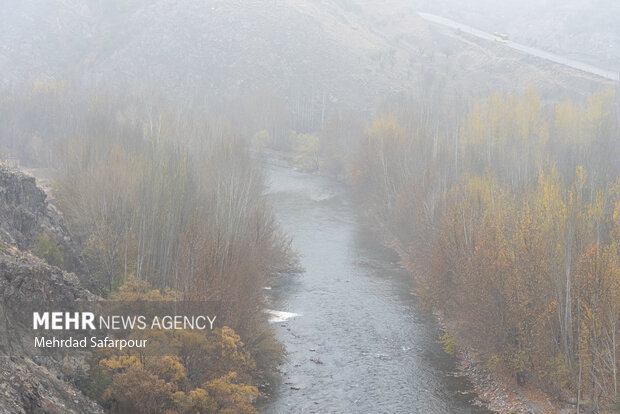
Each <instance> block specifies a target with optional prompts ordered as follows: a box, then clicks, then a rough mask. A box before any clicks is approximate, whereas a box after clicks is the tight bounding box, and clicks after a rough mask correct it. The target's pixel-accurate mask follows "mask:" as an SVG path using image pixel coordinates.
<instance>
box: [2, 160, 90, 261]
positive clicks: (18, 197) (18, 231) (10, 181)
mask: <svg viewBox="0 0 620 414" xmlns="http://www.w3.org/2000/svg"><path fill="white" fill-rule="evenodd" d="M41 234H46V235H48V236H50V237H51V238H52V239H53V240H54V241H55V242H56V243H58V245H59V246H60V247H61V249H62V255H63V258H64V267H65V268H66V269H69V270H71V271H78V270H79V269H80V258H79V253H78V252H77V251H76V249H75V247H74V245H73V243H72V241H71V237H70V236H69V232H68V231H67V229H66V227H65V225H64V223H63V219H62V215H61V213H60V212H59V211H58V210H57V209H56V207H55V206H54V205H52V204H50V203H48V202H47V196H46V194H45V192H44V191H43V190H42V189H41V188H40V187H39V186H38V185H37V182H36V179H35V178H34V177H33V176H31V175H28V174H26V173H24V172H22V171H19V170H17V169H13V168H9V167H6V166H3V165H2V164H0V240H2V241H3V242H5V243H7V244H9V245H13V246H15V247H17V248H18V249H20V250H23V251H27V250H31V249H33V247H34V246H35V244H36V242H37V239H38V237H39V236H40V235H41Z"/></svg>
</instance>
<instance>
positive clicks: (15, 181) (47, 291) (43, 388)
mask: <svg viewBox="0 0 620 414" xmlns="http://www.w3.org/2000/svg"><path fill="white" fill-rule="evenodd" d="M0 217H1V220H2V221H1V222H0V223H1V224H0V225H1V227H0V228H1V229H2V240H1V241H0V412H2V413H5V412H7V413H29V414H30V413H97V412H103V411H102V410H101V409H100V408H99V407H98V406H97V405H96V404H95V403H94V402H92V401H90V400H88V399H87V398H86V397H84V396H83V395H82V394H81V393H80V391H78V390H77V389H76V388H75V387H74V386H73V385H72V384H74V383H75V381H77V380H79V379H80V377H82V376H84V375H85V374H86V372H87V369H88V366H87V364H86V363H85V360H84V357H85V355H84V354H81V353H80V352H75V351H74V350H72V351H71V352H62V351H56V350H54V351H50V352H42V350H41V349H35V347H34V333H33V332H34V331H33V330H32V326H31V324H32V311H33V310H34V309H37V310H40V311H45V310H54V309H62V310H64V311H72V310H77V309H78V306H80V304H81V303H85V302H90V301H95V300H97V297H96V296H95V295H93V294H92V293H91V292H89V291H88V290H87V289H85V288H83V287H82V285H81V283H80V281H79V279H78V277H77V276H76V275H75V274H74V273H68V272H65V271H63V270H61V269H59V268H57V267H54V266H50V265H48V264H47V263H45V262H44V261H43V260H42V259H39V258H37V257H35V256H33V255H32V254H31V253H29V252H24V251H22V250H20V249H19V248H18V247H23V248H27V247H28V246H30V245H31V244H32V243H33V239H34V238H35V237H36V235H37V233H38V232H40V231H46V232H49V233H50V234H52V235H53V236H55V237H57V238H58V239H59V240H60V241H64V242H65V243H67V245H68V243H69V241H70V240H69V239H66V240H65V239H64V237H66V236H67V233H66V230H65V229H64V227H63V225H62V220H61V218H60V216H59V215H58V214H57V212H55V210H54V209H53V207H51V206H50V205H49V204H47V202H46V200H45V194H44V193H43V191H42V190H41V189H40V188H38V187H37V186H36V183H35V181H34V178H33V177H30V176H27V175H25V174H23V173H21V172H19V171H16V170H10V169H7V168H0Z"/></svg>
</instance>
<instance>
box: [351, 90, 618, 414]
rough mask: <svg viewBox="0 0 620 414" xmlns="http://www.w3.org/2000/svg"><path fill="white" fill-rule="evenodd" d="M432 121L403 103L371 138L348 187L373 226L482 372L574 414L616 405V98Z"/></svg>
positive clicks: (502, 102)
mask: <svg viewBox="0 0 620 414" xmlns="http://www.w3.org/2000/svg"><path fill="white" fill-rule="evenodd" d="M440 106H441V105H440ZM463 106H465V105H463ZM432 108H433V107H432V106H431V105H430V103H429V102H424V101H412V100H407V99H405V98H403V99H401V100H400V101H398V102H396V103H395V104H394V105H387V106H386V108H385V109H384V111H383V112H382V113H381V114H380V115H378V116H377V118H376V119H375V121H374V123H373V124H372V126H371V127H370V128H369V129H368V131H367V133H366V137H365V139H364V141H363V143H362V144H361V149H360V151H359V154H358V157H357V159H356V162H355V163H354V164H353V165H352V167H351V171H350V179H351V183H352V186H353V188H354V191H355V194H356V197H357V198H358V200H359V201H360V202H361V203H362V205H363V207H364V209H365V211H366V212H367V213H368V217H369V219H370V220H371V221H372V222H373V223H375V226H376V227H377V228H379V229H380V230H381V231H382V232H383V234H384V235H385V236H386V237H387V238H388V240H390V239H393V240H394V243H395V244H396V245H397V246H399V248H400V249H402V250H401V252H402V253H404V257H405V258H408V262H409V263H408V265H409V268H410V269H411V271H412V272H413V273H414V275H415V279H416V287H417V290H418V293H419V295H420V298H421V299H422V300H423V302H424V304H425V305H426V306H427V307H428V308H430V309H433V310H435V311H438V312H440V313H441V314H442V315H444V317H445V318H446V320H447V321H448V323H449V326H453V327H454V328H453V329H452V330H450V333H451V334H453V335H454V337H455V338H456V342H457V343H461V344H463V345H465V346H467V347H471V349H474V350H476V352H477V353H478V355H479V357H480V359H481V361H482V362H486V363H487V366H490V367H492V368H497V369H504V370H508V371H509V372H511V373H512V374H513V375H515V377H516V379H517V382H519V383H520V384H523V383H524V382H528V381H529V382H534V383H535V384H537V385H538V386H540V387H541V388H543V389H544V390H546V391H547V392H549V393H551V394H553V395H556V396H558V397H559V398H560V399H567V398H570V399H572V398H576V399H578V400H579V403H580V407H581V409H582V412H584V411H586V410H587V409H595V410H597V412H598V410H603V409H608V408H610V407H612V406H614V405H617V404H618V403H619V402H620V394H619V391H620V390H619V389H618V366H619V364H620V361H619V360H618V357H619V356H620V337H619V335H620V162H619V160H620V140H619V137H620V125H619V124H620V112H619V111H618V97H617V96H616V94H615V92H613V91H601V92H598V93H595V94H593V95H591V96H590V97H588V99H587V101H586V102H583V103H582V102H570V101H566V102H561V103H558V104H545V105H543V104H541V101H540V98H539V96H538V95H537V93H536V91H535V89H534V88H529V89H528V90H527V91H526V92H525V93H524V94H523V96H517V95H514V94H506V93H496V94H494V95H492V96H490V97H488V98H487V99H483V100H481V101H478V102H474V103H472V104H471V105H469V107H468V109H467V110H465V111H463V113H462V114H460V113H459V108H453V107H447V108H444V109H443V110H442V111H440V112H439V111H436V110H433V109H432ZM435 108H436V106H435ZM451 111H452V112H453V114H452V113H450V112H451ZM440 113H443V114H444V115H439V114H440ZM448 115H449V116H448Z"/></svg>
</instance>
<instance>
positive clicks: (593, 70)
mask: <svg viewBox="0 0 620 414" xmlns="http://www.w3.org/2000/svg"><path fill="white" fill-rule="evenodd" d="M418 14H419V15H420V17H422V18H423V19H425V20H428V21H429V22H433V23H438V24H441V25H443V26H447V27H451V28H453V29H459V30H461V31H462V32H465V33H469V34H471V35H473V36H476V37H479V38H481V39H486V40H491V41H494V40H493V35H492V34H490V33H486V32H483V31H481V30H478V29H475V28H473V27H470V26H467V25H464V24H461V23H457V22H455V21H453V20H450V19H446V18H445V17H441V16H436V15H434V14H429V13H421V12H418ZM502 44H503V45H506V46H508V47H511V48H513V49H516V50H518V51H521V52H523V53H527V54H528V55H532V56H537V57H539V58H542V59H546V60H548V61H551V62H554V63H559V64H560V65H564V66H568V67H570V68H573V69H577V70H580V71H582V72H586V73H590V74H592V75H597V76H600V77H602V78H605V79H609V80H612V81H616V82H618V81H620V73H618V72H617V71H611V70H606V69H601V68H597V67H595V66H592V65H588V64H586V63H582V62H577V61H576V60H571V59H567V58H565V57H563V56H559V55H555V54H553V53H549V52H545V51H544V50H540V49H536V48H533V47H529V46H525V45H522V44H520V43H515V42H513V41H510V40H509V41H508V42H506V43H502Z"/></svg>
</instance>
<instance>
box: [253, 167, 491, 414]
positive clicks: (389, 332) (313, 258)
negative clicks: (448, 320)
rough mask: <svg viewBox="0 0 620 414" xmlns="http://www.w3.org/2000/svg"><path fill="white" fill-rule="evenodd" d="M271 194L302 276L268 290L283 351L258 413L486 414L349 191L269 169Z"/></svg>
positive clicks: (325, 181)
mask: <svg viewBox="0 0 620 414" xmlns="http://www.w3.org/2000/svg"><path fill="white" fill-rule="evenodd" d="M266 169H267V173H268V177H269V187H268V191H267V193H268V195H267V196H268V197H269V198H270V199H271V201H272V202H273V204H274V205H275V207H276V216H277V218H278V220H279V222H280V224H281V226H282V227H283V228H284V230H285V231H286V232H287V233H288V234H290V235H291V236H292V237H293V245H294V247H295V249H296V250H297V251H298V252H299V254H300V257H301V264H302V265H303V267H304V269H305V272H304V273H302V274H299V275H295V276H290V277H287V278H286V279H285V281H284V282H282V283H280V284H278V285H277V286H274V287H273V288H271V289H270V290H267V291H266V295H267V298H268V301H269V306H270V308H271V312H270V313H271V321H272V324H273V326H274V329H275V331H276V335H277V337H278V339H279V340H280V341H281V342H282V343H283V344H284V346H285V347H286V351H287V357H286V362H285V364H284V365H283V366H282V367H281V370H282V382H281V383H280V384H277V385H276V386H275V389H274V392H273V395H272V396H271V398H270V399H269V400H267V401H266V402H265V403H264V404H261V406H260V407H259V410H260V411H261V412H263V413H313V412H316V413H427V414H433V413H441V414H447V413H488V411H485V410H482V409H480V408H476V407H474V406H473V405H472V403H471V400H472V398H473V395H472V394H471V393H469V390H470V389H471V384H470V383H469V382H468V381H467V380H466V379H464V378H461V377H455V376H453V373H454V371H455V361H454V358H452V357H450V356H449V355H447V354H446V353H445V352H444V351H443V349H442V346H441V345H440V344H438V343H437V338H438V335H439V328H438V326H437V324H436V323H435V321H434V319H433V317H432V316H429V315H427V314H425V313H424V312H422V311H421V310H419V309H418V304H417V302H416V298H415V297H414V296H413V295H412V294H411V289H412V285H411V278H410V276H408V275H407V273H406V272H404V271H403V270H402V269H400V268H399V266H398V257H397V256H396V255H395V254H394V253H393V252H391V251H390V250H388V249H385V248H383V247H382V246H381V244H379V243H378V242H377V241H376V239H375V238H373V235H372V234H371V233H370V232H369V230H368V229H367V227H366V226H365V225H364V223H363V222H362V220H361V218H360V217H359V215H358V214H357V213H356V209H355V208H354V205H353V202H352V200H351V197H350V194H349V192H348V190H347V188H346V186H344V185H342V184H340V183H338V182H336V181H334V180H330V179H327V178H322V177H317V176H314V175H310V174H303V173H299V172H296V171H293V170H290V169H287V168H281V167H272V166H269V167H266Z"/></svg>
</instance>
